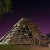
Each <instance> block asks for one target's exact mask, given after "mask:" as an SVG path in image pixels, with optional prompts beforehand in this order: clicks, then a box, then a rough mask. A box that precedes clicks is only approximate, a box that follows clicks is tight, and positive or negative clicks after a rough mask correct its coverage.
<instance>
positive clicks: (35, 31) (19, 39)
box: [0, 18, 50, 46]
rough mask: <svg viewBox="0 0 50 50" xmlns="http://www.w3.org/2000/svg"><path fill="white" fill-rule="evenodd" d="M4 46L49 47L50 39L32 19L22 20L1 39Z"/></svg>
mask: <svg viewBox="0 0 50 50" xmlns="http://www.w3.org/2000/svg"><path fill="white" fill-rule="evenodd" d="M0 42H2V44H21V45H22V44H29V45H39V46H49V44H50V39H49V38H48V37H47V36H46V35H43V34H42V33H41V32H40V31H39V27H38V26H37V25H36V24H35V23H33V22H32V21H31V20H30V19H27V18H21V19H20V20H19V21H18V22H17V23H16V24H15V25H14V26H13V28H12V29H11V30H10V31H8V32H7V33H6V34H5V35H4V36H3V37H2V38H1V39H0Z"/></svg>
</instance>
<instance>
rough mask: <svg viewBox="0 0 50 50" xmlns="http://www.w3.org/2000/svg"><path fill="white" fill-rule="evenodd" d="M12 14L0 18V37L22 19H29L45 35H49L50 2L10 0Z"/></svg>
mask: <svg viewBox="0 0 50 50" xmlns="http://www.w3.org/2000/svg"><path fill="white" fill-rule="evenodd" d="M12 4H13V5H12V13H6V14H3V15H2V16H1V17H0V37H2V36H3V35H4V34H5V33H6V32H8V31H9V30H10V29H11V28H12V27H13V25H14V24H15V23H16V22H17V21H18V20H19V19H20V18H22V17H26V18H30V19H32V21H33V22H34V23H36V24H38V26H39V27H40V29H41V31H42V32H43V33H44V34H46V33H50V1H33V0H29V1H27V0H25V1H24V0H23V1H21V0H19V1H17V0H12Z"/></svg>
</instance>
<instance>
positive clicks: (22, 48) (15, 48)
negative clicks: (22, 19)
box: [0, 45, 50, 50]
mask: <svg viewBox="0 0 50 50" xmlns="http://www.w3.org/2000/svg"><path fill="white" fill-rule="evenodd" d="M0 50H50V48H49V47H40V46H30V45H0Z"/></svg>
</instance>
